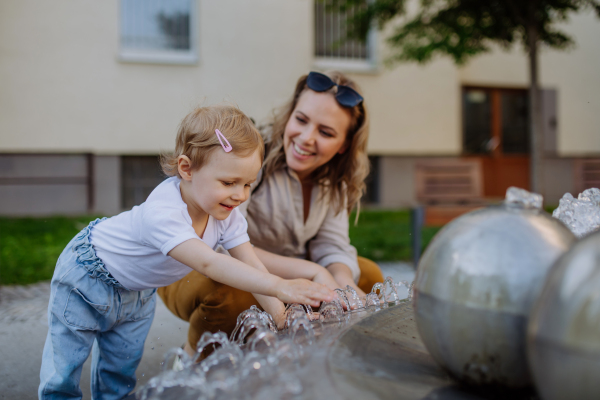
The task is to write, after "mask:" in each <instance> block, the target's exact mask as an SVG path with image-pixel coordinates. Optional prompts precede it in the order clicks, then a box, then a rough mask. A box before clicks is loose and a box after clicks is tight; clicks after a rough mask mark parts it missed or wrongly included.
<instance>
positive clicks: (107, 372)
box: [38, 219, 156, 400]
mask: <svg viewBox="0 0 600 400" xmlns="http://www.w3.org/2000/svg"><path fill="white" fill-rule="evenodd" d="M101 221H102V220H100V219H97V220H95V221H93V222H91V223H90V224H89V225H88V226H87V227H86V228H85V229H83V230H82V231H81V232H80V233H79V234H77V236H75V238H73V240H71V242H70V243H69V244H68V245H67V247H66V248H65V250H64V251H63V252H62V254H61V255H60V257H59V259H58V262H57V264H56V269H55V271H54V276H53V277H52V282H51V291H50V302H49V304H48V336H47V337H46V344H45V345H44V353H43V356H42V367H41V371H40V387H39V389H38V396H39V398H40V399H81V396H82V394H81V389H80V388H79V379H80V377H81V370H82V366H83V363H84V362H85V361H86V359H87V358H88V356H89V354H90V351H91V352H92V370H91V375H92V376H91V393H92V398H93V399H111V400H112V399H122V398H123V397H125V396H127V395H128V394H129V393H130V392H131V391H132V390H133V389H134V387H135V383H136V377H135V370H136V368H137V366H138V364H139V362H140V360H141V359H142V352H143V350H144V342H145V340H146V336H147V335H148V331H149V330H150V326H151V325H152V320H153V319H154V308H155V306H156V296H155V295H154V293H155V292H156V289H147V290H142V291H133V290H127V289H125V288H124V287H123V286H122V285H121V284H120V283H119V282H118V281H117V280H116V279H115V278H113V277H112V275H111V274H110V273H109V272H108V271H107V270H106V268H105V267H104V263H103V262H102V260H101V259H100V258H98V256H97V255H96V252H95V250H94V248H93V247H92V245H91V243H90V241H89V236H90V232H91V230H92V228H93V226H94V225H96V224H97V223H98V222H101ZM92 347H93V351H92Z"/></svg>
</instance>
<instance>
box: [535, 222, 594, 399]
mask: <svg viewBox="0 0 600 400" xmlns="http://www.w3.org/2000/svg"><path fill="white" fill-rule="evenodd" d="M527 336H528V358H529V363H530V364H531V369H532V374H533V377H534V380H535V383H536V387H537V388H538V391H539V393H540V395H541V397H542V398H543V399H544V400H569V399H578V400H588V399H589V400H591V399H598V398H600V380H599V379H598V373H599V372H600V232H598V233H595V234H592V235H590V236H588V237H586V238H584V239H582V240H581V241H580V242H578V243H576V244H575V245H574V246H573V248H572V249H571V250H570V251H569V252H568V253H567V254H565V256H564V257H562V258H561V259H560V260H559V261H558V262H557V263H556V265H554V267H553V268H552V271H551V272H550V274H549V276H548V279H547V280H546V283H545V285H544V288H543V291H542V294H541V296H540V297H539V299H538V301H537V302H536V305H535V307H534V310H533V311H532V314H531V319H530V322H529V326H528V332H527Z"/></svg>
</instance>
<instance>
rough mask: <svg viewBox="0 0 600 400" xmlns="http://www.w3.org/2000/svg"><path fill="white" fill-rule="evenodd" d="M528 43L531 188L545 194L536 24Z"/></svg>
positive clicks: (530, 32) (533, 25)
mask: <svg viewBox="0 0 600 400" xmlns="http://www.w3.org/2000/svg"><path fill="white" fill-rule="evenodd" d="M527 42H528V43H527V44H528V46H529V78H530V84H529V110H530V111H529V112H530V117H529V134H530V135H531V136H530V143H531V149H530V152H531V162H530V174H529V176H530V190H531V191H532V192H535V193H539V194H542V195H543V194H544V179H543V169H544V165H543V164H544V160H543V140H544V137H543V131H542V126H543V121H542V104H541V96H540V90H539V85H538V32H537V29H536V27H535V24H530V25H529V27H528V28H527Z"/></svg>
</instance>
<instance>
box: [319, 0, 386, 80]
mask: <svg viewBox="0 0 600 400" xmlns="http://www.w3.org/2000/svg"><path fill="white" fill-rule="evenodd" d="M364 7H366V0H365V2H364V3H363V4H362V5H355V6H353V7H351V8H350V9H347V10H345V11H340V10H339V9H337V10H336V9H335V8H332V6H331V5H330V3H329V2H328V1H320V0H317V1H315V57H316V60H315V64H316V66H317V67H321V68H324V69H327V68H339V69H345V70H348V69H350V70H365V71H368V70H373V69H374V68H375V66H376V65H375V54H374V48H375V46H374V43H375V30H374V29H372V30H371V31H370V32H369V33H368V34H367V37H366V38H365V40H364V41H360V40H345V37H346V19H347V18H351V17H352V15H354V14H355V13H356V12H358V11H359V10H360V9H361V8H364Z"/></svg>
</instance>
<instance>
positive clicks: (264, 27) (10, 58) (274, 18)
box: [0, 0, 312, 154]
mask: <svg viewBox="0 0 600 400" xmlns="http://www.w3.org/2000/svg"><path fill="white" fill-rule="evenodd" d="M118 4H119V2H118V1H114V0H113V1H100V2H98V1H91V0H82V1H76V2H73V1H66V0H57V1H53V2H41V3H40V2H38V1H32V0H5V1H2V2H0V52H1V53H0V87H1V88H2V90H0V151H5V152H6V151H9V152H12V151H14V152H25V151H26V152H31V151H42V152H45V151H49V152H53V151H72V152H79V151H91V152H96V153H121V154H122V153H126V154H127V153H138V154H140V153H141V154H143V153H156V152H158V151H159V150H169V149H171V147H172V146H173V142H174V134H175V130H176V127H177V124H178V123H179V121H180V120H181V119H182V118H183V116H185V114H186V113H187V112H188V111H190V109H191V108H192V107H193V106H195V105H199V104H212V103H215V102H220V101H224V100H228V101H233V102H235V103H237V104H238V105H239V106H240V108H241V109H242V110H243V111H245V112H246V113H248V114H249V115H251V116H254V117H262V116H265V115H267V114H268V112H269V110H271V109H272V108H273V106H274V105H275V104H277V103H278V102H281V101H282V100H283V99H284V98H285V97H286V96H288V95H289V94H290V93H291V90H292V88H293V83H294V81H295V79H296V78H297V77H298V76H299V75H300V74H301V73H303V72H305V71H307V70H308V69H309V68H310V63H311V52H312V47H311V38H312V32H311V24H309V23H307V21H310V20H311V18H312V14H311V13H312V2H311V1H308V0H294V1H279V0H253V1H251V2H249V1H245V0H243V1H242V0H219V1H213V0H203V1H199V7H198V11H199V16H200V18H199V37H200V42H199V56H200V62H199V63H198V65H194V66H174V65H152V64H134V63H123V62H119V61H117V56H118V42H119V37H118V30H119V24H118V16H119V15H118V13H119V8H118Z"/></svg>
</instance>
